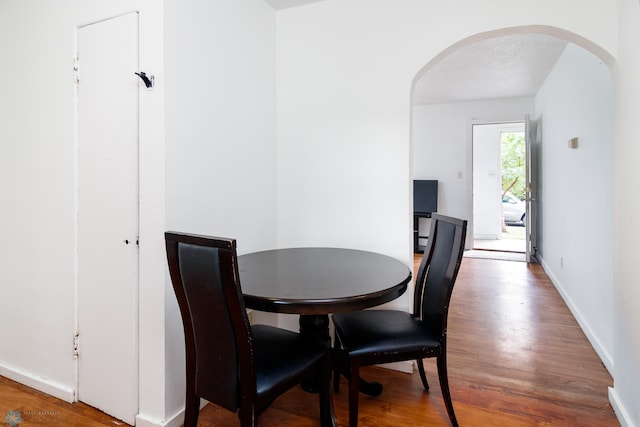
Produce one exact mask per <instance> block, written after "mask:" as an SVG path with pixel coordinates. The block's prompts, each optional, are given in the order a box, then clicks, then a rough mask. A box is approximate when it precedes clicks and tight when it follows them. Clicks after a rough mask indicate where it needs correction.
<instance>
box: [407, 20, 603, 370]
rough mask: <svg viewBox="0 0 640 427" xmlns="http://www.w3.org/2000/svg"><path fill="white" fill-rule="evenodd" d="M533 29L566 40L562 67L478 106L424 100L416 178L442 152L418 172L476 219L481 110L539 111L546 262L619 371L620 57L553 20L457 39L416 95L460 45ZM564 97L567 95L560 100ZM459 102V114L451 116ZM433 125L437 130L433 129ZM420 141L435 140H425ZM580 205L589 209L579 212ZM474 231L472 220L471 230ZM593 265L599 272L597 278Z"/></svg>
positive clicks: (417, 112) (489, 114) (492, 114)
mask: <svg viewBox="0 0 640 427" xmlns="http://www.w3.org/2000/svg"><path fill="white" fill-rule="evenodd" d="M524 34H534V35H542V36H545V37H549V36H550V37H553V38H555V39H561V40H563V41H564V42H565V43H566V44H567V47H566V48H564V49H563V50H562V52H561V53H562V55H560V56H559V58H558V61H557V63H556V64H555V65H554V66H553V73H554V74H553V78H552V79H550V80H545V85H543V86H541V88H540V89H539V91H543V92H542V93H541V92H537V93H535V94H533V95H531V94H530V95H528V96H525V95H521V96H519V97H517V98H507V97H503V98H500V99H501V101H492V100H486V99H484V100H474V101H473V103H474V105H473V107H475V108H472V107H471V106H470V104H471V102H466V103H465V102H463V101H461V100H456V101H455V102H451V103H449V104H446V106H447V108H440V109H438V108H437V104H431V105H427V106H416V105H413V103H412V117H413V124H412V145H413V156H414V157H413V159H412V162H413V171H414V177H415V176H416V175H415V172H416V171H417V170H419V168H418V167H417V166H416V161H417V156H420V155H421V153H425V152H427V153H429V155H428V156H424V157H428V158H431V159H435V160H434V162H433V164H437V167H436V166H434V167H433V169H436V172H437V173H438V176H419V178H420V179H438V178H439V177H442V178H441V181H442V182H441V185H442V186H441V189H440V194H441V197H442V198H441V200H440V202H439V208H441V209H443V210H444V212H443V213H445V214H451V215H454V216H460V217H464V218H466V219H470V218H471V217H472V206H473V205H472V195H473V193H472V183H471V175H472V174H471V170H470V165H471V164H472V157H471V152H472V151H471V142H470V141H471V138H470V133H471V130H470V128H471V123H472V122H473V120H475V119H478V118H479V117H482V118H485V119H487V121H491V120H492V119H494V120H495V119H499V120H504V121H509V120H522V119H523V118H524V114H525V113H530V114H531V113H533V115H534V116H537V117H538V118H539V119H540V125H541V129H542V133H541V135H542V137H541V142H540V144H541V145H540V146H539V148H540V153H539V154H540V165H541V172H542V173H541V183H540V188H539V190H540V194H539V200H540V202H541V207H540V208H541V214H540V229H541V239H540V241H539V246H540V249H541V263H542V264H543V267H544V268H545V271H546V272H547V274H548V275H549V276H550V278H551V279H552V281H553V282H554V284H555V286H556V288H557V289H558V290H559V292H560V293H561V294H562V295H563V297H564V299H565V301H566V302H567V305H568V306H569V307H570V308H571V309H572V311H573V312H574V315H575V317H576V319H577V321H578V322H579V323H580V325H581V326H582V329H583V330H584V331H585V334H586V335H587V337H588V338H589V340H590V341H591V343H592V344H593V346H594V348H595V349H596V351H597V352H598V354H599V355H600V357H601V359H602V360H603V363H604V364H605V365H606V366H607V367H609V369H611V367H612V360H611V354H612V352H613V342H612V338H611V337H612V333H611V330H612V329H613V299H612V288H613V255H612V253H613V226H612V223H613V199H612V193H613V191H612V190H613V166H612V164H613V162H612V153H613V147H612V145H613V83H612V77H611V71H610V69H609V67H610V66H611V65H612V64H613V59H612V56H611V55H610V54H609V53H608V52H606V51H605V50H604V49H602V48H601V47H599V46H597V45H595V44H594V43H593V42H591V41H589V40H586V39H584V38H583V37H580V36H578V35H576V34H574V33H570V32H567V31H565V30H562V29H558V28H554V27H545V26H528V27H517V28H506V29H502V30H496V31H490V32H486V33H481V34H477V35H474V36H471V37H468V38H466V39H464V40H462V41H460V42H458V43H455V44H454V45H452V46H451V47H449V48H448V49H445V50H444V51H443V52H442V53H440V54H439V55H438V56H436V57H435V58H434V59H433V60H432V61H430V62H429V63H428V64H427V65H425V67H423V69H422V70H420V72H419V73H417V75H416V77H415V79H414V81H413V85H412V99H414V98H415V88H416V86H417V84H418V82H419V81H420V79H422V78H428V77H429V73H430V72H433V70H435V69H436V67H438V65H439V64H441V63H443V62H444V61H445V59H446V58H447V57H448V56H449V55H451V54H453V53H454V52H456V51H458V50H460V49H462V48H465V47H470V46H471V47H472V46H473V45H474V44H476V43H479V42H481V41H485V40H490V39H496V38H504V37H510V36H514V37H515V36H518V35H524ZM550 75H551V74H550ZM568 76H569V77H568ZM587 79H594V80H593V81H594V82H595V84H591V85H587V84H585V82H586V80H587ZM549 82H551V83H549ZM580 88H582V90H581V91H580ZM556 96H557V97H560V98H557V99H554V97H556ZM442 105H444V104H442ZM445 110H447V111H445ZM453 110H456V111H457V115H452V114H450V112H451V111H453ZM430 127H431V128H432V129H431V130H433V131H432V132H427V130H428V129H430ZM434 129H435V130H434ZM574 137H577V138H578V139H579V141H581V142H580V144H582V145H580V144H579V146H578V148H577V149H572V148H570V147H569V146H568V141H569V140H570V139H572V138H574ZM421 139H422V141H423V142H424V141H427V142H428V144H426V143H425V144H423V146H421V147H420V146H418V144H420V143H421ZM436 153H437V154H436ZM574 211H582V212H585V214H584V215H580V216H577V215H576V216H573V215H572V214H571V212H574ZM587 212H588V213H589V215H587V214H586V213H587ZM591 214H593V215H597V217H598V222H597V223H598V224H599V225H598V227H597V228H598V229H597V230H594V228H593V227H594V225H593V224H594V222H593V218H594V217H595V216H594V217H590V215H591ZM600 225H602V227H601V226H600ZM472 235H473V224H471V226H470V230H469V232H468V238H469V237H471V236H472ZM594 246H598V247H601V248H604V251H603V252H604V256H599V257H595V256H593V254H590V252H594V251H592V250H590V249H589V248H592V247H594ZM601 255H602V253H601ZM594 267H595V268H596V269H597V271H598V278H594V277H590V276H589V275H590V274H591V273H590V272H593V269H594Z"/></svg>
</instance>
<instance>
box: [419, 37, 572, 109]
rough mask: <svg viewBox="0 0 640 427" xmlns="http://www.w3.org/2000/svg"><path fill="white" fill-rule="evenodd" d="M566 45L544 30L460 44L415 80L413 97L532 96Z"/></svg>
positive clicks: (428, 100) (428, 99)
mask: <svg viewBox="0 0 640 427" xmlns="http://www.w3.org/2000/svg"><path fill="white" fill-rule="evenodd" d="M566 45H567V42H566V41H565V40H561V39H558V38H555V37H552V36H547V35H544V34H517V35H509V36H503V37H497V38H493V39H488V40H484V41H480V42H477V43H474V44H472V45H469V46H465V47H462V48H460V49H458V50H456V51H454V52H453V53H451V54H450V55H449V56H447V57H445V58H444V59H443V60H442V61H440V62H439V63H437V64H435V65H434V66H433V67H432V68H431V69H429V70H428V71H427V72H426V74H425V75H424V76H422V77H421V78H420V80H419V81H417V82H416V86H415V90H414V98H413V103H414V104H436V103H447V102H460V101H471V100H478V99H492V98H507V97H514V96H533V95H535V94H536V93H537V92H538V89H539V88H540V86H541V85H542V83H543V82H544V80H545V78H546V77H547V75H548V74H549V72H550V71H551V69H552V68H553V66H554V65H555V63H556V61H557V60H558V58H559V57H560V54H561V53H562V52H563V50H564V48H565V47H566Z"/></svg>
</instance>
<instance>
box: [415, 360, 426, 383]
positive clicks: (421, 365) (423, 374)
mask: <svg viewBox="0 0 640 427" xmlns="http://www.w3.org/2000/svg"><path fill="white" fill-rule="evenodd" d="M416 363H417V364H418V371H419V372H420V379H421V380H422V386H423V387H424V389H425V390H429V382H428V381H427V373H426V372H425V371H424V363H423V359H416Z"/></svg>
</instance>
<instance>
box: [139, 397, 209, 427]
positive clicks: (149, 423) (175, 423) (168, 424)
mask: <svg viewBox="0 0 640 427" xmlns="http://www.w3.org/2000/svg"><path fill="white" fill-rule="evenodd" d="M208 403H209V402H208V401H206V400H205V399H200V409H202V408H204V407H205V406H206V405H207V404H208ZM183 423H184V408H182V409H181V410H180V411H178V412H176V413H175V414H173V415H172V416H171V417H169V418H168V419H167V420H166V421H160V420H158V419H155V418H151V417H148V416H145V415H144V414H138V415H136V427H180V426H181V425H182V424H183Z"/></svg>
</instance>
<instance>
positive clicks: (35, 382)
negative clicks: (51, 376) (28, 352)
mask: <svg viewBox="0 0 640 427" xmlns="http://www.w3.org/2000/svg"><path fill="white" fill-rule="evenodd" d="M0 375H1V376H3V377H6V378H9V379H10V380H13V381H15V382H17V383H20V384H24V385H26V386H27V387H31V388H33V389H36V390H38V391H41V392H43V393H46V394H48V395H51V396H53V397H57V398H58V399H62V400H64V401H66V402H69V403H71V402H75V401H76V393H75V391H74V390H73V388H71V387H68V386H64V385H62V384H58V383H56V382H53V381H49V380H47V379H46V378H40V377H37V376H35V375H33V374H29V373H26V372H23V371H20V370H18V369H15V368H10V367H8V366H6V365H2V364H0Z"/></svg>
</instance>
